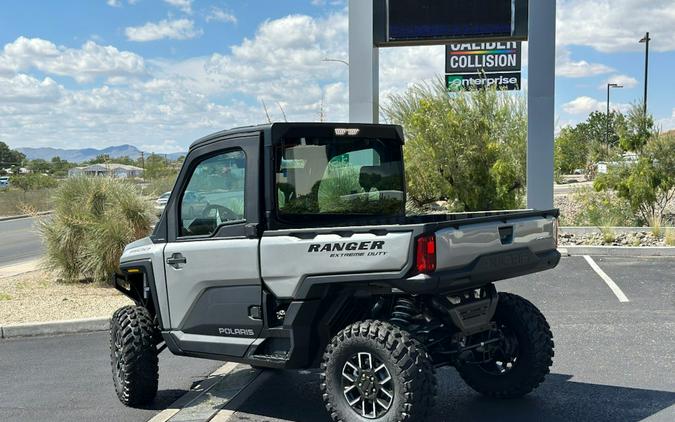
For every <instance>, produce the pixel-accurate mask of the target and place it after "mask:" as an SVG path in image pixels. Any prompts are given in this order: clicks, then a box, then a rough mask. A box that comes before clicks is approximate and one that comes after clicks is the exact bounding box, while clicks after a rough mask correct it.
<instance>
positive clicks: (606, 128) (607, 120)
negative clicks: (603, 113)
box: [605, 84, 612, 158]
mask: <svg viewBox="0 0 675 422" xmlns="http://www.w3.org/2000/svg"><path fill="white" fill-rule="evenodd" d="M611 86H612V84H607V117H605V145H607V153H608V154H607V156H608V158H609V88H610V87H611Z"/></svg>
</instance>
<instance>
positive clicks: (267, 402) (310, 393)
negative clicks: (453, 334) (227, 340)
mask: <svg viewBox="0 0 675 422" xmlns="http://www.w3.org/2000/svg"><path fill="white" fill-rule="evenodd" d="M438 376H439V379H438V381H439V394H438V396H437V399H436V408H435V409H434V412H433V414H432V415H430V417H429V420H430V421H446V420H447V421H495V420H499V421H542V420H545V421H570V420H579V421H594V422H610V421H611V422H615V421H639V420H643V419H645V418H648V417H650V416H652V415H655V414H657V413H659V412H661V411H663V410H665V409H668V408H669V407H671V406H673V405H675V392H668V391H658V390H646V389H637V388H628V387H616V386H610V385H600V384H589V383H582V382H575V381H571V380H570V379H571V378H572V376H571V375H563V374H551V375H549V376H548V377H547V379H546V382H544V384H542V385H541V386H540V387H539V388H538V389H537V390H535V392H533V393H532V394H530V395H528V396H526V397H524V398H522V399H516V400H495V399H489V398H485V397H483V396H481V395H478V394H477V393H475V392H474V391H473V390H470V389H469V388H468V387H467V386H466V385H465V384H464V382H463V381H462V380H461V379H460V378H459V376H458V375H457V374H456V372H455V371H454V370H451V369H443V370H439V371H438ZM671 411H672V413H670V412H671ZM666 413H668V414H666ZM673 414H675V409H671V410H667V411H666V412H665V413H662V414H660V415H659V417H661V416H663V420H675V419H671V418H672V417H673V416H674V415H673ZM237 416H238V418H234V420H240V421H242V420H247V421H257V420H265V421H269V420H277V419H281V420H288V421H295V422H310V421H311V422H316V421H328V420H329V418H328V416H327V414H326V411H325V409H324V407H323V401H322V399H321V394H320V392H319V382H318V375H317V373H316V372H309V371H301V372H290V371H288V372H284V371H278V372H275V373H274V374H272V376H270V378H269V379H268V381H267V382H266V383H265V384H264V385H263V386H262V387H261V388H259V389H258V390H257V391H256V392H254V393H253V394H252V395H251V396H250V397H249V398H248V400H246V402H244V404H243V405H242V406H240V407H239V411H238V413H237Z"/></svg>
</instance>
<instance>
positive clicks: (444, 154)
mask: <svg viewBox="0 0 675 422" xmlns="http://www.w3.org/2000/svg"><path fill="white" fill-rule="evenodd" d="M384 113H385V115H386V117H387V119H388V120H389V121H392V122H394V123H397V124H401V125H403V127H404V130H405V132H406V139H407V141H406V145H405V149H404V153H405V161H406V166H407V172H406V173H407V180H408V194H409V198H410V199H411V200H413V201H414V202H416V203H417V204H418V205H422V204H425V203H429V202H433V201H437V200H447V201H448V202H450V203H452V204H456V205H457V207H458V208H459V209H460V210H462V211H475V210H494V209H513V208H519V207H521V206H522V205H523V195H524V188H525V139H526V135H527V118H526V107H525V102H524V98H523V97H522V96H518V95H511V94H508V93H502V92H497V91H496V90H494V89H492V90H490V89H486V90H479V91H470V92H459V93H453V94H449V93H448V92H447V89H446V86H445V83H444V82H443V81H442V80H438V81H437V82H436V83H433V84H422V85H415V86H414V87H412V88H411V89H410V90H408V91H407V92H406V93H404V94H402V95H394V96H391V97H390V99H389V105H388V106H386V107H385V108H384Z"/></svg>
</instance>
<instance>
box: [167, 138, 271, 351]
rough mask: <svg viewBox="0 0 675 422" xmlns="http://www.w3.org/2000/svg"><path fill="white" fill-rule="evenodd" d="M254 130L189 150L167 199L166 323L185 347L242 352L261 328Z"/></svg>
mask: <svg viewBox="0 0 675 422" xmlns="http://www.w3.org/2000/svg"><path fill="white" fill-rule="evenodd" d="M258 159H259V138H258V137H249V138H235V139H228V140H223V141H220V142H217V143H215V144H209V145H207V146H206V147H203V148H198V149H196V150H193V151H191V153H190V155H189V156H188V159H187V161H186V164H185V166H184V167H185V168H186V170H183V171H182V172H181V175H180V176H179V183H178V184H177V186H176V189H177V192H174V193H173V194H172V196H171V200H170V201H169V203H170V207H169V209H168V212H169V213H170V214H171V217H170V218H169V219H168V224H169V230H168V233H169V234H168V242H167V245H166V247H165V249H164V260H165V264H164V265H165V271H166V288H167V294H168V303H169V315H170V325H171V330H172V332H173V335H174V337H175V339H176V341H177V342H178V343H179V346H180V348H181V349H182V350H184V351H188V352H198V353H209V354H218V355H230V356H238V357H241V356H243V355H244V353H245V352H246V349H247V348H248V346H250V345H251V343H252V342H253V341H254V340H255V339H256V338H257V336H258V334H259V332H260V330H261V329H262V320H261V314H260V304H261V280H260V273H259V268H260V266H259V262H258V247H259V243H260V239H259V237H258V235H257V230H255V228H256V226H257V224H258V222H259V208H258V202H259V201H258V180H259V178H258V174H257V172H258Z"/></svg>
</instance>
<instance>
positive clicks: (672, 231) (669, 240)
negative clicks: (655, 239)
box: [663, 227, 675, 246]
mask: <svg viewBox="0 0 675 422" xmlns="http://www.w3.org/2000/svg"><path fill="white" fill-rule="evenodd" d="M663 240H664V242H665V243H666V245H667V246H675V227H668V228H666V235H665V238H664V239H663Z"/></svg>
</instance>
